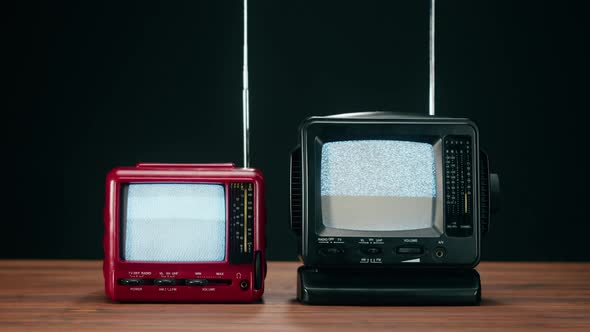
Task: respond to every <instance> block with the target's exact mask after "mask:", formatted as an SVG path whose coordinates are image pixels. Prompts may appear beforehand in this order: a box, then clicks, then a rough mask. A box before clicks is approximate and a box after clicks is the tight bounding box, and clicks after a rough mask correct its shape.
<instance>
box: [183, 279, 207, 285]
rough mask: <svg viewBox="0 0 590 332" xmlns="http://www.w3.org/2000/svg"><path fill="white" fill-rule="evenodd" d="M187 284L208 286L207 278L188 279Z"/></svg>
mask: <svg viewBox="0 0 590 332" xmlns="http://www.w3.org/2000/svg"><path fill="white" fill-rule="evenodd" d="M184 283H185V284H186V285H187V286H207V284H208V283H209V282H208V281H207V279H186V281H185V282H184Z"/></svg>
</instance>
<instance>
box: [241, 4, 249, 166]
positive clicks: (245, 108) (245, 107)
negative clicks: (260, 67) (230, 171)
mask: <svg viewBox="0 0 590 332" xmlns="http://www.w3.org/2000/svg"><path fill="white" fill-rule="evenodd" d="M242 74H243V77H242V82H243V87H242V123H243V128H242V129H243V137H242V140H243V143H244V168H248V167H250V91H249V90H248V0H244V67H243V71H242Z"/></svg>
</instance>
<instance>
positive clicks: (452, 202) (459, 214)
mask: <svg viewBox="0 0 590 332" xmlns="http://www.w3.org/2000/svg"><path fill="white" fill-rule="evenodd" d="M443 156H444V157H443V158H444V182H445V183H444V198H445V233H446V234H447V235H448V236H454V237H466V236H471V235H472V234H473V172H472V170H473V162H472V160H473V148H472V142H471V138H470V137H469V136H447V137H446V138H445V140H444V150H443Z"/></svg>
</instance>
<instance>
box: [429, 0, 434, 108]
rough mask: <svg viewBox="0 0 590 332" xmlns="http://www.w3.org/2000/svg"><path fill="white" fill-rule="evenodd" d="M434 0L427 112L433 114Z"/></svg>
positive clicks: (431, 4) (431, 19) (431, 11)
mask: <svg viewBox="0 0 590 332" xmlns="http://www.w3.org/2000/svg"><path fill="white" fill-rule="evenodd" d="M434 1H435V0H431V1H430V29H429V33H428V48H429V50H428V51H429V54H428V66H429V69H428V73H429V79H428V114H429V115H434V39H435V38H434V37H435V35H434Z"/></svg>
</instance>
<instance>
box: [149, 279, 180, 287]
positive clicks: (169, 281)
mask: <svg viewBox="0 0 590 332" xmlns="http://www.w3.org/2000/svg"><path fill="white" fill-rule="evenodd" d="M175 284H176V280H174V279H154V285H156V286H170V285H175Z"/></svg>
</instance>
